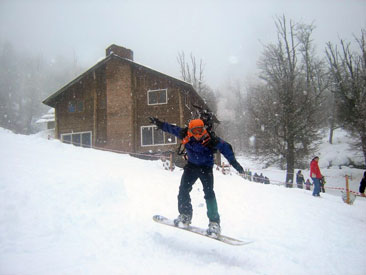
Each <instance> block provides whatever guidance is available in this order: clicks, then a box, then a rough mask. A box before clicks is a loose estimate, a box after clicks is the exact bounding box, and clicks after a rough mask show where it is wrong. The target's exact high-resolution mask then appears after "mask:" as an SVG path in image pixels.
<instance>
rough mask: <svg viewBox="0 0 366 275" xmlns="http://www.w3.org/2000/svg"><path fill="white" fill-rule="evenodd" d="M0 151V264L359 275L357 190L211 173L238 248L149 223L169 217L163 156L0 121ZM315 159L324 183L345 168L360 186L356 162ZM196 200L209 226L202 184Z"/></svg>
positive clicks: (59, 269) (172, 184) (363, 249)
mask: <svg viewBox="0 0 366 275" xmlns="http://www.w3.org/2000/svg"><path fill="white" fill-rule="evenodd" d="M343 149H344V147H343ZM343 149H342V150H343ZM0 152H1V157H0V161H1V163H0V274H37V275H38V274H209V275H212V274H225V275H227V274H342V275H343V274H360V275H361V274H362V275H363V274H366V262H365V261H366V260H365V255H366V246H365V244H366V235H365V229H366V200H365V199H364V198H361V197H357V199H356V201H355V202H354V204H353V205H347V204H345V203H343V201H342V199H341V198H340V196H339V195H331V194H328V192H327V193H325V194H322V197H321V198H314V197H312V196H311V192H309V191H306V190H300V189H296V188H292V189H288V188H284V187H283V186H276V185H263V184H259V183H253V182H249V181H246V180H244V179H242V178H241V177H239V176H237V175H235V174H233V175H231V176H230V175H226V176H225V175H223V174H221V173H220V172H218V171H215V191H216V196H217V200H218V206H219V212H220V214H221V220H222V222H221V225H222V229H223V233H224V234H227V235H230V236H233V237H236V238H239V239H249V240H253V241H254V242H253V243H251V244H249V245H246V246H241V247H235V246H229V245H226V244H223V243H220V242H217V241H213V240H210V239H208V238H203V237H200V236H197V235H195V234H191V233H188V232H185V231H182V230H176V229H174V228H171V227H167V226H163V225H160V224H158V223H155V222H153V220H152V216H153V215H154V214H162V215H165V216H167V217H175V216H177V209H176V208H177V199H176V196H177V192H178V186H179V181H180V176H181V174H182V171H181V170H179V169H176V170H175V171H173V172H170V171H166V170H164V169H163V168H162V164H161V162H160V161H146V160H139V159H136V158H132V157H130V156H127V155H120V154H116V153H110V152H102V151H97V150H93V149H85V148H79V147H74V146H71V145H66V144H62V143H60V142H59V141H57V140H47V139H44V138H41V137H38V136H23V135H15V134H12V133H11V132H9V131H7V130H4V129H0ZM340 154H345V152H342V151H341V152H340ZM322 159H325V158H322V156H321V162H320V164H321V166H322V167H321V170H322V172H323V174H325V175H326V176H329V179H328V183H327V184H329V186H331V185H334V186H336V185H337V184H339V185H340V186H343V185H344V181H345V180H344V175H345V173H351V174H352V182H354V183H352V184H353V185H352V187H351V189H352V190H353V191H357V190H358V183H359V181H360V180H361V174H362V172H363V171H361V170H357V169H350V168H345V167H342V169H339V168H331V169H326V166H327V165H328V164H327V163H324V162H322ZM333 159H334V158H333ZM240 162H241V163H242V165H243V166H244V167H245V168H252V169H257V170H258V171H263V172H264V174H265V175H267V176H269V177H270V178H271V180H272V179H275V177H277V178H278V181H283V179H284V172H283V171H279V170H276V168H272V169H271V168H268V169H265V170H260V167H258V166H254V164H253V163H250V162H249V161H247V160H245V159H244V158H240ZM250 165H253V166H254V167H249V166H250ZM304 175H305V176H307V175H308V171H305V172H304ZM192 203H193V207H194V218H193V224H195V225H198V226H202V227H205V226H207V223H208V222H207V217H206V214H205V212H206V208H205V203H204V199H203V192H202V187H201V184H200V183H199V182H197V183H196V185H195V186H194V189H193V191H192Z"/></svg>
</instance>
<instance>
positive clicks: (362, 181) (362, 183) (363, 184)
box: [359, 171, 366, 197]
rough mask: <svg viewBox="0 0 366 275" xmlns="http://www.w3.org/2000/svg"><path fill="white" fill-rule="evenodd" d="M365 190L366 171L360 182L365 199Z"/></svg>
mask: <svg viewBox="0 0 366 275" xmlns="http://www.w3.org/2000/svg"><path fill="white" fill-rule="evenodd" d="M365 188H366V171H365V173H364V174H363V178H362V180H361V182H360V189H359V191H360V193H361V196H362V197H365Z"/></svg>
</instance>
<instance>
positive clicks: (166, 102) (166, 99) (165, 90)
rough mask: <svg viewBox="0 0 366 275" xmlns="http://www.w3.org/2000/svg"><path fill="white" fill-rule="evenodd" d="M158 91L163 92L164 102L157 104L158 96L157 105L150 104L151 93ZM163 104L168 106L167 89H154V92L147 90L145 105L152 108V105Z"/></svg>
mask: <svg viewBox="0 0 366 275" xmlns="http://www.w3.org/2000/svg"><path fill="white" fill-rule="evenodd" d="M159 91H164V92H165V102H159V96H158V100H157V101H158V102H157V103H150V96H149V95H150V93H153V92H159ZM164 104H168V89H167V88H165V89H156V90H148V91H147V105H149V106H152V105H164Z"/></svg>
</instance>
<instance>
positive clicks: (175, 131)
mask: <svg viewBox="0 0 366 275" xmlns="http://www.w3.org/2000/svg"><path fill="white" fill-rule="evenodd" d="M149 119H150V121H151V123H153V124H155V125H156V126H157V127H158V129H160V130H163V131H164V132H168V133H169V134H172V135H174V136H176V137H178V138H180V139H183V138H184V136H183V137H182V133H183V130H184V129H182V128H180V127H179V126H175V125H172V124H169V123H167V122H163V121H161V120H159V119H158V118H155V117H149Z"/></svg>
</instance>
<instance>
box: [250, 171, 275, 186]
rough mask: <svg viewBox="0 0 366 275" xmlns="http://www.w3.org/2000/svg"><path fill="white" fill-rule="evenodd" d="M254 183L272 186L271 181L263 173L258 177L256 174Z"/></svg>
mask: <svg viewBox="0 0 366 275" xmlns="http://www.w3.org/2000/svg"><path fill="white" fill-rule="evenodd" d="M253 181H254V182H260V183H264V184H270V183H271V182H270V181H269V178H267V177H265V176H263V174H262V173H261V174H260V175H258V174H257V173H254V176H253Z"/></svg>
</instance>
